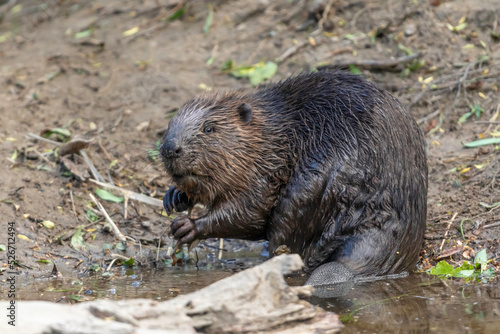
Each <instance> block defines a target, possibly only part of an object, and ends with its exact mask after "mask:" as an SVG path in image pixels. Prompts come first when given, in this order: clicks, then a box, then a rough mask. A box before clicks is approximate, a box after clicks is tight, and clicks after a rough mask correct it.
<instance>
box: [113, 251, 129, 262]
mask: <svg viewBox="0 0 500 334" xmlns="http://www.w3.org/2000/svg"><path fill="white" fill-rule="evenodd" d="M110 255H111V256H112V257H114V258H115V259H117V260H118V259H120V260H125V261H128V260H130V258H128V257H126V256H123V255H121V254H116V253H111V254H110Z"/></svg>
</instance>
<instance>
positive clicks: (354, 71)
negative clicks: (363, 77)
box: [349, 64, 361, 74]
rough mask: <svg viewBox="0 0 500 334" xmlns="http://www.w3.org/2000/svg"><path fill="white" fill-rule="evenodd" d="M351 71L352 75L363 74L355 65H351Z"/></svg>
mask: <svg viewBox="0 0 500 334" xmlns="http://www.w3.org/2000/svg"><path fill="white" fill-rule="evenodd" d="M349 71H351V73H352V74H361V70H360V69H359V67H357V66H356V65H353V64H349Z"/></svg>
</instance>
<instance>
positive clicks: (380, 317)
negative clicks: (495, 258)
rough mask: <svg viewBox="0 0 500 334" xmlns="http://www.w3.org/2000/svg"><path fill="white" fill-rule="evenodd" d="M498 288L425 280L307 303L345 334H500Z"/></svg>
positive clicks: (370, 286) (360, 288)
mask: <svg viewBox="0 0 500 334" xmlns="http://www.w3.org/2000/svg"><path fill="white" fill-rule="evenodd" d="M499 297H500V285H498V284H494V285H482V284H475V285H474V284H465V283H464V281H463V280H456V281H454V280H446V281H442V280H440V279H436V278H432V277H429V276H427V275H424V274H420V275H410V276H409V277H406V278H400V279H392V280H383V281H375V282H365V283H360V284H357V285H354V286H352V287H350V291H349V292H348V293H347V294H346V295H344V296H341V297H336V298H319V297H312V298H311V299H310V301H311V302H312V303H314V304H317V305H320V306H321V307H323V308H325V309H326V310H329V311H333V312H335V313H338V314H340V315H341V319H342V321H343V322H344V324H345V325H346V327H345V328H344V330H343V333H360V332H362V333H500V298H499Z"/></svg>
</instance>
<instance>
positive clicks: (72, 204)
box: [69, 190, 78, 220]
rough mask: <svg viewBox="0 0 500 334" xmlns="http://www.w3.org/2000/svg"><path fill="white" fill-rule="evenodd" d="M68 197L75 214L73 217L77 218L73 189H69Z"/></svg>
mask: <svg viewBox="0 0 500 334" xmlns="http://www.w3.org/2000/svg"><path fill="white" fill-rule="evenodd" d="M69 198H70V200H71V209H72V210H73V213H74V214H75V217H76V219H77V220H78V216H77V214H76V209H75V200H74V199H73V190H70V191H69Z"/></svg>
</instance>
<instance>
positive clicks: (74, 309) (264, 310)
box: [0, 255, 342, 334]
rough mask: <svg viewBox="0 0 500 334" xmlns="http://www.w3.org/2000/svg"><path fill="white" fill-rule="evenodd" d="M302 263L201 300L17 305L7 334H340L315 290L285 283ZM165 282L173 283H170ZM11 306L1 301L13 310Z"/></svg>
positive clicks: (245, 277) (223, 286) (254, 272)
mask: <svg viewBox="0 0 500 334" xmlns="http://www.w3.org/2000/svg"><path fill="white" fill-rule="evenodd" d="M302 266H303V262H302V260H301V259H300V257H299V256H298V255H281V256H278V257H275V258H273V259H271V260H269V261H266V262H265V263H263V264H261V265H259V266H256V267H254V268H250V269H247V270H245V271H242V272H241V273H238V274H235V275H233V276H231V277H228V278H225V279H223V280H221V281H218V282H215V283H213V284H212V285H210V286H208V287H206V288H204V289H201V290H199V291H197V292H194V293H191V294H188V295H183V296H179V297H177V298H175V299H172V300H169V301H164V302H156V301H153V300H147V299H134V300H123V301H112V300H99V301H92V302H85V303H81V304H77V305H62V304H56V303H51V302H42V301H16V307H17V313H16V326H15V327H12V326H10V325H8V324H7V321H5V320H4V321H1V322H0V333H5V334H7V333H32V334H42V333H43V334H48V333H50V334H56V333H64V334H73V333H75V334H76V333H78V334H94V333H95V334H100V333H109V334H114V333H117V334H118V333H119V334H146V333H147V334H153V333H154V334H163V333H165V334H166V333H169V334H172V333H183V334H184V333H186V334H187V333H190V334H191V333H280V334H285V333H286V334H295V333H297V334H298V333H335V332H337V331H339V330H340V328H341V327H342V324H341V323H340V321H339V319H338V316H337V315H336V314H334V313H331V312H326V311H324V310H323V309H321V308H320V307H317V306H313V305H311V304H310V303H308V302H306V301H304V300H301V299H300V298H299V297H301V296H309V295H311V293H312V291H313V288H312V287H310V286H299V287H290V286H288V285H287V284H286V282H285V280H284V278H283V275H284V274H287V273H291V272H293V271H296V270H299V269H301V268H302ZM165 279H168V278H167V277H166V278H165ZM8 306H9V301H0V309H3V310H6V308H7V307H8Z"/></svg>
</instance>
